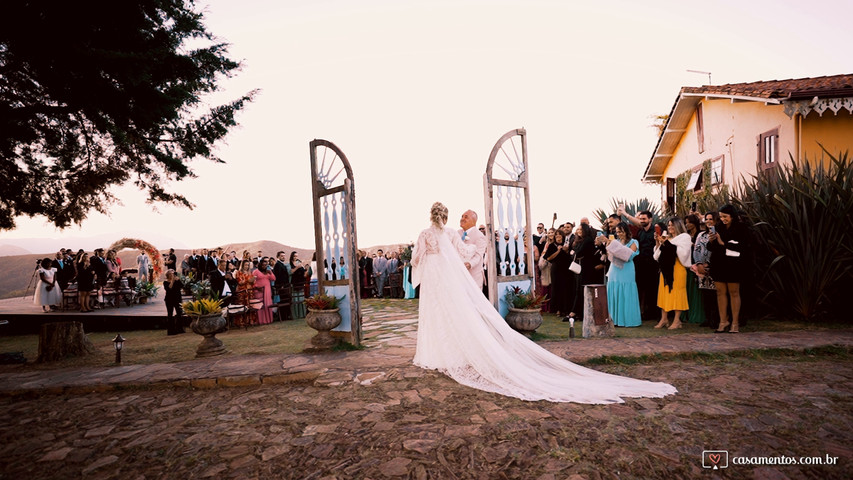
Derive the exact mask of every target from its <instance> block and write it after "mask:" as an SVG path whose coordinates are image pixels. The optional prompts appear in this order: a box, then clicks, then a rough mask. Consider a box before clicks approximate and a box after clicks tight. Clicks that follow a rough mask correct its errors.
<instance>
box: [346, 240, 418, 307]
mask: <svg viewBox="0 0 853 480" xmlns="http://www.w3.org/2000/svg"><path fill="white" fill-rule="evenodd" d="M404 252H405V249H404V248H403V247H398V250H397V251H388V252H385V251H383V250H382V249H381V248H380V249H378V250H376V252H374V253H372V254H369V253H367V252H366V251H364V250H359V251H358V255H357V261H358V270H359V279H360V281H361V285H360V287H361V288H360V290H361V298H383V297H384V296H385V286H386V285H388V284H389V282H390V279H391V277H392V275H399V276H400V279H401V280H402V275H403V272H404V270H405V267H406V263H407V262H405V261H404V260H402V258H403V257H405V255H404ZM343 260H344V259H343V257H341V262H343ZM410 274H411V272H410ZM395 293H396V296H397V297H400V296H402V290H401V291H400V292H395ZM392 295H393V293H392Z"/></svg>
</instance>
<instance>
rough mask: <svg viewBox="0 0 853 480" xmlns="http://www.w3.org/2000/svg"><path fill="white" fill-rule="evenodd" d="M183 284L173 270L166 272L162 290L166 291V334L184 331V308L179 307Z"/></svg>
mask: <svg viewBox="0 0 853 480" xmlns="http://www.w3.org/2000/svg"><path fill="white" fill-rule="evenodd" d="M183 288H184V284H183V283H181V281H180V280H179V279H178V275H177V274H175V271H174V270H169V271H167V272H166V281H165V282H163V290H165V291H166V316H167V317H168V319H167V320H166V335H177V334H179V333H184V325H183V320H184V309H183V307H181V290H183Z"/></svg>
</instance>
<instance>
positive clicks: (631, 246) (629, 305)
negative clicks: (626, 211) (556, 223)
mask: <svg viewBox="0 0 853 480" xmlns="http://www.w3.org/2000/svg"><path fill="white" fill-rule="evenodd" d="M600 238H601V240H600V241H601V242H603V243H605V244H606V245H607V257H608V258H609V259H610V270H609V272H608V274H607V309H608V310H609V311H610V318H612V319H613V324H614V325H616V326H617V327H639V326H640V325H641V324H642V323H643V322H642V318H641V316H640V297H639V295H638V294H637V280H636V278H635V274H634V257H636V256H637V254H638V253H639V250H640V244H639V243H637V240H634V239H633V238H631V229H630V228H628V224H626V223H625V222H620V223H619V225H617V226H616V239H609V238H605V237H600Z"/></svg>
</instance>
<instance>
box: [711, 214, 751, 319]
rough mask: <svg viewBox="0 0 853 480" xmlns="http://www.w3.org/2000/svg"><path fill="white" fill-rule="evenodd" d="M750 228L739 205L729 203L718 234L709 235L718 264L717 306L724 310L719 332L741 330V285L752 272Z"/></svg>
mask: <svg viewBox="0 0 853 480" xmlns="http://www.w3.org/2000/svg"><path fill="white" fill-rule="evenodd" d="M749 240H750V238H749V229H748V228H747V226H746V225H744V224H743V223H741V221H740V217H739V216H738V214H737V211H736V210H735V208H734V207H733V206H731V205H725V206H724V207H723V208H721V209H720V224H719V225H717V226H716V233H712V234H711V235H709V236H708V250H711V263H712V264H713V265H714V282H715V284H716V287H717V308H718V309H719V312H720V325H719V328H717V330H715V332H717V333H723V332H725V331H726V329H727V328H729V333H738V332H739V331H740V328H739V327H740V303H741V302H740V284H741V282H743V280H745V279H746V277H747V275H748V274H749V270H748V268H749V262H748V261H747V260H746V258H747V254H748V253H749ZM729 300H731V308H732V320H731V322H729V319H728V308H729Z"/></svg>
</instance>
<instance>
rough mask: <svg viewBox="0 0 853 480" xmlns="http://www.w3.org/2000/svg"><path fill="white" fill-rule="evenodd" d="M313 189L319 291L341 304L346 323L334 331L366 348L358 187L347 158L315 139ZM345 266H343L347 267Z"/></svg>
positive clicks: (334, 147)
mask: <svg viewBox="0 0 853 480" xmlns="http://www.w3.org/2000/svg"><path fill="white" fill-rule="evenodd" d="M310 147H311V185H312V188H311V190H312V193H313V203H314V242H315V247H316V252H317V281H318V286H319V291H321V292H322V291H325V292H326V293H327V294H329V295H334V296H336V297H338V298H341V297H344V299H343V301H342V302H341V318H342V320H341V324H340V325H339V326H338V327H337V328H335V329H334V330H333V332H341V333H340V334H339V335H343V336H348V337H349V338H347V341H349V342H350V343H352V344H353V345H360V344H361V338H362V335H361V310H360V300H359V298H360V296H359V272H358V257H357V252H358V242H357V236H356V223H355V183H354V180H353V174H352V168H351V167H350V164H349V161H348V160H347V157H346V155H344V153H343V152H342V151H341V150H340V149H339V148H338V147H337V146H335V144H334V143H332V142H329V141H327V140H313V141H312V142H311V143H310ZM342 264H343V265H342Z"/></svg>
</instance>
